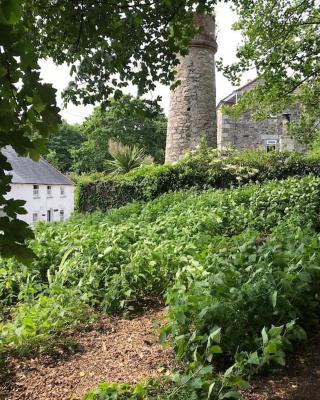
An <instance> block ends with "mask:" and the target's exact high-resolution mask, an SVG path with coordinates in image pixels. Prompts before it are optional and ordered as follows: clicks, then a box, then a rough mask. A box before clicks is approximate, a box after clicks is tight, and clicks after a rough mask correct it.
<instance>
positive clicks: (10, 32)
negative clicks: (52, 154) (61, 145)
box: [0, 0, 59, 261]
mask: <svg viewBox="0 0 320 400" xmlns="http://www.w3.org/2000/svg"><path fill="white" fill-rule="evenodd" d="M23 8H24V2H23V1H22V0H4V1H1V2H0V49H1V50H0V151H1V149H2V148H3V147H5V146H7V145H11V146H12V147H13V148H14V149H15V150H16V151H17V153H18V154H19V155H24V156H26V155H29V156H30V157H32V158H33V159H34V160H37V159H39V156H40V154H41V153H43V152H44V151H45V140H46V137H47V135H48V133H49V132H51V131H54V130H55V128H56V125H57V123H58V121H59V116H58V108H57V107H56V104H55V91H54V90H53V89H52V87H51V86H50V85H47V84H42V83H41V82H40V78H39V66H38V64H37V55H36V53H35V48H34V42H33V38H32V36H31V31H30V26H29V23H30V21H29V22H28V23H27V22H26V20H25V19H23ZM10 169H11V167H10V166H9V165H8V163H7V162H6V159H5V157H4V156H3V155H0V207H1V208H3V212H4V214H5V216H3V217H0V232H1V235H0V254H1V255H2V256H4V257H10V256H15V257H16V258H18V259H20V260H25V261H30V259H31V257H32V252H31V250H29V249H27V248H26V245H25V240H26V239H28V238H31V237H32V236H33V234H32V231H31V230H30V229H29V228H28V227H27V225H26V224H25V223H24V222H22V221H19V220H18V219H17V218H18V215H19V214H23V213H24V210H23V208H22V204H21V202H19V201H13V200H7V196H5V195H6V194H7V192H9V189H10Z"/></svg>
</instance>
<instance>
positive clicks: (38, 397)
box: [0, 310, 174, 400]
mask: <svg viewBox="0 0 320 400" xmlns="http://www.w3.org/2000/svg"><path fill="white" fill-rule="evenodd" d="M162 318H163V311H161V310H156V311H147V312H146V313H144V314H143V315H138V316H135V317H134V318H133V319H121V318H103V319H101V320H99V321H98V322H97V323H96V324H95V325H94V329H92V330H90V331H89V332H82V333H77V334H76V336H75V337H74V338H73V339H75V340H76V342H77V343H78V349H79V351H77V352H76V353H74V354H61V355H60V357H56V356H55V357H52V356H39V357H36V358H33V359H19V358H10V359H9V360H8V362H7V364H6V368H8V375H7V378H6V379H5V380H4V382H2V385H1V383H0V399H1V400H2V399H6V400H18V399H19V400H20V399H21V400H22V399H23V400H26V399H28V400H29V399H30V400H49V399H50V400H58V399H59V400H64V399H70V398H71V397H72V396H73V397H72V398H74V399H79V398H80V399H81V398H82V396H83V395H84V394H85V393H87V392H88V391H89V390H91V389H93V388H95V387H96V386H97V385H98V384H99V383H102V382H117V383H129V384H133V383H136V382H137V381H139V380H141V379H143V378H145V377H148V376H151V377H156V376H160V375H162V374H164V373H165V372H166V371H169V370H171V369H172V367H173V365H174V354H173V352H172V350H171V349H163V348H162V347H161V345H160V344H159V340H158V337H157V335H156V334H155V329H154V324H153V323H154V321H155V320H159V321H160V320H161V319H162Z"/></svg>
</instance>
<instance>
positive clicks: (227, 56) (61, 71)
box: [40, 3, 255, 124]
mask: <svg viewBox="0 0 320 400" xmlns="http://www.w3.org/2000/svg"><path fill="white" fill-rule="evenodd" d="M235 21H236V15H235V14H234V13H233V12H232V11H231V9H230V7H229V5H228V4H225V3H220V4H218V5H217V7H216V24H217V38H218V52H217V55H216V59H219V58H220V57H222V58H223V60H224V62H225V63H228V64H229V63H231V62H233V61H235V60H236V49H237V46H238V45H239V44H240V42H241V35H240V34H239V32H234V31H232V29H231V27H232V24H233V23H234V22H235ZM40 65H41V76H42V78H43V80H44V81H45V82H48V83H52V84H53V86H54V87H55V88H56V89H57V90H58V104H59V106H60V107H61V108H62V102H61V97H60V94H61V92H62V91H63V89H64V88H65V87H66V86H67V85H68V82H69V81H70V76H69V67H68V66H67V65H62V66H56V65H55V64H54V63H53V62H52V61H51V60H47V61H42V62H41V63H40ZM252 78H255V72H254V71H252V72H249V73H247V74H246V75H245V76H244V77H243V80H242V83H246V81H247V80H248V79H252ZM216 80H217V102H218V101H220V100H221V99H222V98H224V97H226V96H227V95H228V94H229V93H231V92H232V90H233V87H232V85H231V84H230V82H228V80H227V79H226V78H224V77H223V75H222V74H221V73H220V72H217V75H216ZM129 93H131V94H133V95H135V94H136V90H135V88H134V87H132V86H131V87H130V88H129ZM159 95H160V96H161V97H162V107H163V108H164V110H165V113H166V114H167V112H168V108H169V88H168V87H166V86H162V85H158V86H157V88H156V90H155V91H154V93H149V94H148V96H147V97H148V98H153V97H157V96H159ZM92 109H93V106H75V105H73V104H69V105H68V107H67V108H66V109H63V110H62V111H61V115H62V117H63V119H65V120H66V121H68V122H69V123H71V124H73V123H80V122H82V121H83V120H84V119H85V118H86V117H88V116H89V115H90V114H91V112H92Z"/></svg>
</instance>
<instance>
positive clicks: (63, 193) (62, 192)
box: [60, 186, 65, 197]
mask: <svg viewBox="0 0 320 400" xmlns="http://www.w3.org/2000/svg"><path fill="white" fill-rule="evenodd" d="M60 196H61V197H64V196H65V190H64V186H60Z"/></svg>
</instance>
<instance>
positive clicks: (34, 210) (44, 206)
mask: <svg viewBox="0 0 320 400" xmlns="http://www.w3.org/2000/svg"><path fill="white" fill-rule="evenodd" d="M1 152H2V154H4V155H5V156H6V157H7V159H8V162H9V163H10V165H11V168H12V171H8V172H7V173H8V175H12V183H11V191H10V192H9V193H7V194H6V198H7V199H12V198H13V199H15V200H25V201H26V204H25V206H24V208H25V209H26V210H27V214H23V215H20V216H19V218H20V219H22V220H23V221H25V222H27V223H28V224H30V225H32V224H34V223H36V222H37V221H47V222H52V221H63V220H66V219H68V218H69V217H70V215H71V214H72V212H73V210H74V183H73V182H72V181H71V180H70V179H69V178H67V177H66V176H64V175H63V174H62V173H61V172H59V171H58V170H56V169H55V168H54V167H53V166H52V165H50V164H49V163H48V162H47V161H46V160H44V159H43V158H40V160H39V162H34V161H32V160H31V159H30V158H28V157H20V156H18V155H17V153H16V152H15V151H14V150H13V148H12V147H10V146H7V147H5V148H4V149H2V151H1Z"/></svg>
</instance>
